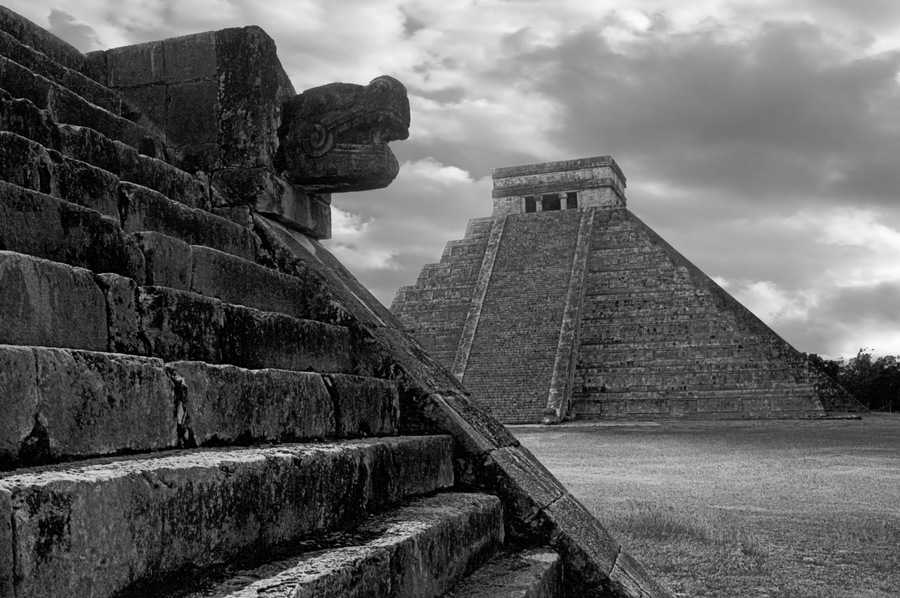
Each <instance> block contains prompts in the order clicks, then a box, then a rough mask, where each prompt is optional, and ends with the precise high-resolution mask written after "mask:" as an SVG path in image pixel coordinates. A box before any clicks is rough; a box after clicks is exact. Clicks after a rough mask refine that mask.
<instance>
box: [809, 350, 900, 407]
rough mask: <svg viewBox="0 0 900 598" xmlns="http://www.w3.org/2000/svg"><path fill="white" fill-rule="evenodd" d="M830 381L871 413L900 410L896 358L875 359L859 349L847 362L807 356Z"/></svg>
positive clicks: (899, 366)
mask: <svg viewBox="0 0 900 598" xmlns="http://www.w3.org/2000/svg"><path fill="white" fill-rule="evenodd" d="M807 357H808V358H809V360H810V361H811V362H812V363H813V365H816V366H818V367H819V368H820V369H821V370H822V371H824V372H825V373H826V374H828V376H830V377H831V379H832V380H834V381H836V382H837V383H838V384H840V385H841V386H843V387H844V389H845V390H846V391H847V392H849V393H850V394H852V395H853V396H854V397H856V400H858V401H859V402H860V403H862V404H863V405H865V406H866V407H867V408H868V409H870V410H872V411H891V412H893V411H896V410H897V409H900V356H895V355H885V356H883V357H878V358H877V359H876V358H874V357H873V356H872V350H871V349H860V350H859V352H858V353H857V354H856V357H851V358H850V359H848V360H846V361H845V360H844V358H843V357H841V358H840V359H837V360H835V359H823V358H821V357H820V356H818V355H816V354H815V353H813V354H811V355H808V356H807Z"/></svg>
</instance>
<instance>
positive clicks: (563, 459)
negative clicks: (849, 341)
mask: <svg viewBox="0 0 900 598" xmlns="http://www.w3.org/2000/svg"><path fill="white" fill-rule="evenodd" d="M511 429H512V431H513V433H514V434H515V435H516V436H517V437H518V438H519V439H520V440H521V442H522V444H524V445H525V446H526V447H528V448H529V449H530V450H531V451H532V452H533V453H534V454H535V455H536V456H537V457H538V458H539V459H540V460H541V461H542V462H543V463H544V464H545V465H546V466H547V468H548V469H550V471H552V472H553V473H554V474H555V475H556V476H557V477H558V478H559V479H560V480H561V481H562V482H563V483H564V484H565V485H566V486H567V487H568V488H569V490H570V491H571V492H572V493H573V494H574V495H575V496H577V497H578V498H579V499H580V500H581V501H582V502H583V503H584V504H585V505H586V506H587V507H588V508H589V509H591V510H592V511H593V512H594V513H595V514H596V515H597V516H598V517H599V518H600V520H601V521H602V522H603V523H604V524H605V525H606V526H607V528H608V529H609V530H610V531H611V532H612V533H613V534H614V535H615V536H616V537H617V538H618V539H619V540H620V541H621V542H622V543H623V544H624V545H625V547H626V549H627V550H628V551H629V552H631V553H632V554H633V555H634V556H635V557H637V558H639V559H640V560H641V561H642V562H643V563H644V564H645V565H646V566H647V567H648V568H649V569H650V570H652V571H653V572H654V574H655V575H656V576H657V578H658V579H659V580H660V581H662V582H663V583H664V584H665V585H666V586H667V587H668V588H669V589H670V590H672V591H673V592H675V593H676V594H677V595H685V596H692V597H693V596H722V597H726V596H727V597H750V596H753V597H770V598H846V597H860V598H862V597H865V598H896V597H898V596H900V415H898V414H890V415H889V414H872V415H867V416H865V417H864V418H863V420H862V421H853V420H829V421H818V422H815V421H774V422H762V421H741V422H683V421H681V422H664V423H660V424H647V423H631V424H607V423H599V424H595V425H587V424H580V423H576V424H573V425H566V426H556V427H530V426H515V427H512V428H511Z"/></svg>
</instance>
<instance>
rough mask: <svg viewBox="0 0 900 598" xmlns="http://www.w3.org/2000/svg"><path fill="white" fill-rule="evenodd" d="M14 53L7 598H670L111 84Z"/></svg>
mask: <svg viewBox="0 0 900 598" xmlns="http://www.w3.org/2000/svg"><path fill="white" fill-rule="evenodd" d="M0 49H2V57H0V306H2V307H0V413H2V417H0V596H3V597H15V598H29V597H33V596H34V597H37V596H40V597H42V598H47V597H52V596H92V597H107V596H109V597H114V596H119V597H129V596H131V597H137V596H171V597H174V596H234V597H237V596H272V597H275V596H279V597H281V596H284V597H287V596H291V597H300V596H324V597H329V596H333V597H337V596H359V597H362V596H411V597H412V596H415V597H418V598H424V597H438V596H444V595H446V596H455V597H459V598H461V597H464V596H468V597H475V596H505V597H513V596H520V597H525V596H531V597H548V598H549V597H554V596H564V595H569V596H581V595H598V596H601V595H602V596H606V595H608V596H668V595H669V594H668V593H667V592H666V591H665V590H664V589H662V588H660V587H659V586H658V585H657V584H656V583H655V582H654V581H653V580H652V579H650V578H649V577H648V576H647V575H646V573H645V572H644V570H643V569H642V568H641V567H640V565H638V564H637V563H636V562H634V561H633V559H631V558H630V557H628V555H627V554H626V553H625V552H624V551H623V550H622V549H621V547H620V546H619V545H618V544H617V543H616V542H615V541H614V540H613V539H612V538H610V537H609V535H608V534H606V532H605V530H603V528H602V527H600V525H599V524H598V523H597V522H596V520H595V519H594V518H593V517H592V516H591V515H590V514H589V513H587V511H586V510H584V508H583V507H582V506H581V505H580V503H578V502H577V501H576V500H575V499H574V498H572V497H571V495H570V494H569V493H568V492H567V491H566V490H565V489H564V488H563V487H562V486H561V485H559V483H558V482H557V481H556V480H555V479H554V478H553V477H552V476H551V475H550V474H549V473H547V472H546V470H544V469H543V467H542V466H541V465H540V463H538V462H537V461H536V460H535V459H534V457H532V456H531V455H530V453H528V451H526V450H525V449H524V448H523V447H521V446H519V444H518V442H517V441H516V440H515V439H514V438H513V437H512V436H510V435H509V434H508V433H507V432H506V430H505V429H504V428H502V426H500V425H499V424H497V423H496V422H495V421H494V420H492V419H491V418H489V417H488V416H486V415H485V414H484V413H483V412H482V411H481V410H480V409H478V408H477V407H476V406H475V405H474V404H472V403H471V402H470V401H469V400H468V398H467V397H466V395H465V392H464V390H463V389H462V388H460V387H459V385H458V384H457V383H456V382H455V381H454V380H453V378H452V377H451V376H449V374H448V373H447V372H446V371H445V370H444V369H443V368H441V367H439V366H437V365H436V364H435V363H434V362H433V361H432V360H431V358H430V357H428V356H427V355H426V354H425V353H424V352H422V351H421V349H420V348H419V347H418V345H417V344H416V343H415V341H413V340H412V338H411V337H410V336H409V335H408V334H406V333H405V332H403V331H402V330H401V329H400V328H399V326H397V324H396V320H395V319H394V318H393V317H392V316H391V314H390V313H389V312H388V311H387V310H386V309H384V308H383V307H382V306H380V305H379V304H378V302H377V301H375V300H374V299H373V298H372V297H371V295H369V294H368V292H367V291H366V290H365V289H364V288H362V287H361V286H360V285H359V283H358V282H356V281H355V279H353V278H352V276H351V275H350V274H349V273H348V272H347V271H346V270H345V269H344V268H343V267H342V266H341V265H340V264H339V263H338V262H337V260H335V259H334V258H333V257H332V256H331V255H330V254H329V253H328V252H327V251H326V250H325V249H324V248H323V247H322V246H321V245H319V244H318V243H317V242H315V241H314V240H311V239H308V238H306V237H304V236H303V235H301V234H299V233H295V232H291V231H288V230H287V229H284V228H283V227H282V226H281V225H279V224H277V223H275V222H272V221H269V220H267V219H265V218H263V217H261V216H259V215H257V214H252V213H251V212H250V211H249V210H246V209H244V210H242V209H239V208H222V207H219V208H217V207H215V205H216V204H215V201H214V198H215V189H213V188H211V187H210V186H209V185H208V183H207V181H206V180H205V179H204V178H203V177H201V176H194V175H192V174H190V173H188V172H185V171H183V170H181V169H179V168H178V167H177V166H176V164H177V159H176V158H175V157H174V156H173V154H172V151H171V149H170V148H169V147H168V145H167V140H166V139H165V136H164V135H163V134H162V133H160V132H159V131H157V130H156V129H155V128H154V126H153V123H152V122H151V121H150V120H149V119H148V118H146V117H145V116H144V115H143V114H142V113H141V110H139V109H138V108H136V107H134V106H133V105H131V104H130V103H129V102H128V101H127V100H125V99H124V98H123V97H121V96H120V95H119V93H118V92H116V91H114V90H111V89H110V88H108V87H107V86H106V81H105V79H104V75H103V72H102V70H101V69H99V67H98V65H97V62H96V61H92V60H89V58H88V57H86V56H84V55H82V54H80V53H79V52H78V51H77V50H75V49H74V48H71V47H69V46H67V45H66V44H65V43H64V42H62V41H60V40H58V39H57V38H55V37H53V36H51V35H50V34H48V33H47V32H45V31H43V30H42V29H40V28H39V27H37V26H36V25H34V24H32V23H30V22H28V21H27V20H25V19H23V18H22V17H20V16H18V15H16V14H14V13H12V12H10V11H8V10H7V9H5V8H2V7H0Z"/></svg>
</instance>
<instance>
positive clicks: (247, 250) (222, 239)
mask: <svg viewBox="0 0 900 598" xmlns="http://www.w3.org/2000/svg"><path fill="white" fill-rule="evenodd" d="M119 192H120V199H121V201H123V202H125V203H124V209H123V213H124V214H125V216H124V225H123V227H124V228H125V230H126V231H127V232H141V231H156V232H160V233H163V234H165V235H169V236H172V237H176V238H178V239H181V240H182V241H184V242H186V243H189V244H191V245H206V246H207V247H213V248H215V249H218V250H220V251H224V252H225V253H230V254H232V255H236V256H238V257H241V258H244V259H246V260H250V261H253V260H254V259H255V257H256V244H257V241H256V238H255V237H254V235H253V233H252V232H250V231H249V230H248V229H246V228H244V227H243V226H240V225H237V224H235V223H234V222H231V221H230V220H227V219H225V218H221V217H219V216H216V215H214V214H210V213H209V212H206V211H204V210H197V209H192V208H189V207H187V206H185V205H182V204H180V203H177V202H175V201H172V200H170V199H169V198H167V197H165V196H164V195H161V194H160V193H157V192H155V191H152V190H151V189H148V188H146V187H142V186H140V185H134V184H131V183H121V184H120V185H119Z"/></svg>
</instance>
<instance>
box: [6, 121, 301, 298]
mask: <svg viewBox="0 0 900 598" xmlns="http://www.w3.org/2000/svg"><path fill="white" fill-rule="evenodd" d="M4 141H8V142H10V143H9V147H10V148H11V150H16V149H21V150H22V152H21V154H16V155H23V156H25V157H30V158H34V160H32V161H31V162H25V161H24V160H19V159H18V158H15V159H13V158H10V159H8V160H5V159H4V158H5V156H4V154H5V153H6V152H5V151H4V150H2V149H0V179H3V178H5V179H7V180H5V181H4V180H0V215H2V216H3V218H2V219H0V247H3V248H4V249H7V250H9V251H18V252H21V253H28V254H29V255H34V256H37V257H44V258H47V259H53V260H56V261H60V262H63V263H67V264H70V265H73V266H79V267H85V268H89V269H91V270H94V271H95V272H114V273H116V274H121V275H123V276H129V277H131V278H134V279H135V280H136V281H137V282H138V283H141V284H143V282H144V281H145V272H144V262H145V260H144V257H143V256H142V255H141V253H142V250H147V251H151V252H153V251H157V250H160V251H162V253H157V254H156V255H157V259H156V261H154V262H153V264H154V267H155V269H156V271H162V272H163V273H165V272H166V270H168V269H171V268H177V267H179V264H178V263H177V259H178V253H179V252H180V253H182V254H185V250H184V246H187V245H197V246H204V247H210V248H212V249H215V250H218V252H221V253H223V254H230V255H233V256H236V257H237V258H241V260H243V261H244V262H249V263H251V264H252V263H253V262H254V260H255V259H256V255H257V252H258V249H259V246H260V242H259V239H258V238H257V237H256V235H255V234H254V233H253V231H252V230H250V229H249V228H247V227H245V226H242V225H240V224H237V223H235V222H234V221H232V220H229V219H228V218H224V217H222V216H217V215H215V214H212V213H210V212H207V211H205V210H200V209H196V208H190V207H188V206H185V205H183V204H180V203H177V202H174V201H171V200H169V199H168V198H167V197H165V196H163V195H161V194H159V193H157V192H156V191H152V190H151V189H147V188H146V187H141V186H139V185H135V184H133V183H127V182H122V183H120V182H118V181H117V180H116V179H115V177H113V176H112V175H109V174H108V173H105V171H102V170H97V169H94V168H93V167H91V166H89V165H87V164H84V163H82V162H77V161H75V160H69V159H67V158H63V157H62V156H59V155H58V154H57V157H59V158H61V160H62V162H60V163H57V164H52V159H51V156H50V154H49V153H47V152H44V153H43V154H42V156H43V157H46V158H48V160H47V162H42V161H41V160H40V157H41V155H38V154H30V153H28V150H29V148H30V147H31V146H30V145H29V144H27V143H26V144H24V145H23V144H19V143H18V141H26V140H24V138H22V137H18V136H16V135H12V134H8V133H7V134H5V133H3V132H0V143H2V142H4ZM38 147H39V146H38ZM54 153H55V152H54ZM9 179H12V180H11V181H10V180H9ZM29 187H32V188H29ZM34 187H37V188H39V189H46V190H47V191H49V192H50V193H53V194H55V195H66V196H72V197H74V199H75V200H77V201H80V202H81V203H83V204H86V205H80V204H79V203H72V202H71V201H67V200H65V199H60V198H59V197H54V196H53V195H47V194H45V193H42V192H40V191H37V190H35V189H33V188H34ZM123 224H124V226H123ZM147 232H159V233H163V234H165V235H166V236H167V237H170V239H159V238H158V237H152V236H151V237H147V236H141V235H137V236H135V233H147ZM173 242H175V243H176V246H174V247H173V246H172V243H173ZM161 245H162V246H161ZM170 254H171V255H170ZM197 254H198V256H206V254H205V253H204V251H203V249H202V247H198V248H197ZM185 255H187V254H185ZM169 258H171V259H173V260H176V263H174V264H173V263H170V262H169ZM219 258H220V259H216V258H212V257H208V260H212V259H216V261H217V263H219V264H220V265H222V266H223V267H226V264H228V260H227V256H219ZM208 260H207V261H208ZM186 264H187V265H185V264H181V266H182V267H190V264H189V262H186ZM231 267H232V268H234V267H237V266H234V265H232V266H231ZM251 269H252V268H251ZM242 271H247V273H248V274H250V271H249V270H248V268H242ZM201 274H202V272H201ZM164 278H165V277H164ZM257 278H258V276H257ZM284 284H289V285H290V284H291V283H289V282H288V283H284ZM284 284H279V287H283V286H284ZM207 286H209V285H207ZM226 286H227V285H226ZM223 289H224V287H223ZM223 292H224V290H223ZM264 302H265V301H264ZM267 303H270V302H267ZM303 303H304V304H306V303H308V301H304V302H303Z"/></svg>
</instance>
